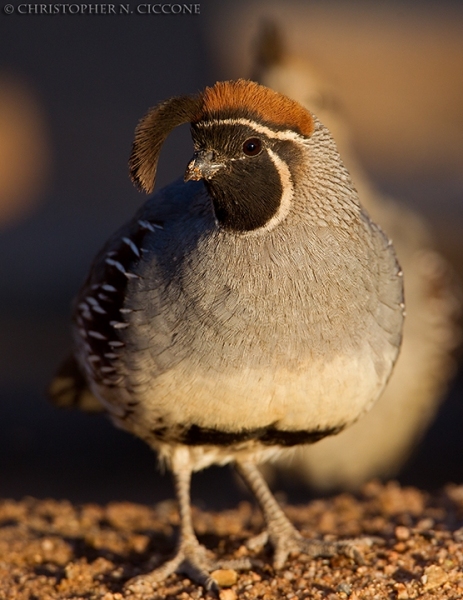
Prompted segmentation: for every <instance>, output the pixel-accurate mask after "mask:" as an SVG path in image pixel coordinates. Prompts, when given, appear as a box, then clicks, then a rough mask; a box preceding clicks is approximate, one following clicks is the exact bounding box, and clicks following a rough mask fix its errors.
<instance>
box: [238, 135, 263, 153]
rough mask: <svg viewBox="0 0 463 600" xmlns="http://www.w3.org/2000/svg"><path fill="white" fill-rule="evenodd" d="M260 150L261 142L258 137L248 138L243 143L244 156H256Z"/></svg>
mask: <svg viewBox="0 0 463 600" xmlns="http://www.w3.org/2000/svg"><path fill="white" fill-rule="evenodd" d="M261 151H262V142H261V141H260V139H259V138H249V139H248V140H246V141H245V142H244V144H243V152H244V153H245V154H246V156H257V155H258V154H260V152H261Z"/></svg>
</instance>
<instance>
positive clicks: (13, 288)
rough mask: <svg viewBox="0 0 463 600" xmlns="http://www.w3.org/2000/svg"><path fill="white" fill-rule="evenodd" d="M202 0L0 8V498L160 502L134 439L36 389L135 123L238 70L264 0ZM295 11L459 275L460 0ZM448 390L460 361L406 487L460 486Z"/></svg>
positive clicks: (115, 207) (211, 478) (123, 179)
mask: <svg viewBox="0 0 463 600" xmlns="http://www.w3.org/2000/svg"><path fill="white" fill-rule="evenodd" d="M18 4H19V3H14V4H13V5H14V6H15V7H17V5H18ZM137 4H139V3H136V2H132V3H131V8H132V9H133V10H134V9H135V8H136V6H137ZM199 4H200V14H198V15H189V14H179V15H175V16H173V15H172V16H169V15H140V14H136V13H135V14H131V15H78V14H76V15H62V14H61V15H33V14H32V15H19V14H17V12H14V13H13V14H11V15H7V14H5V12H4V11H3V7H2V8H0V257H1V258H0V494H1V496H2V497H13V498H20V497H23V496H24V495H31V496H37V497H41V498H43V497H48V496H52V497H55V498H69V499H70V500H73V501H77V502H83V501H100V502H105V501H109V500H116V499H125V500H133V501H141V502H154V501H158V500H162V499H164V498H167V497H170V496H171V495H172V490H171V487H170V482H169V478H168V476H162V475H161V474H159V472H158V470H157V468H156V460H155V457H154V455H153V453H152V452H151V451H150V450H149V448H148V447H145V445H144V443H143V442H141V441H139V440H137V439H134V438H132V437H131V436H130V435H128V434H126V433H125V432H121V431H118V430H116V429H115V428H114V427H113V426H112V425H111V424H110V423H109V422H108V421H107V419H106V418H105V417H103V416H88V415H84V414H80V413H78V412H66V411H59V410H56V409H54V408H53V407H52V406H50V405H49V404H48V403H47V400H46V398H45V395H44V390H45V388H46V386H47V384H48V381H49V379H50V378H51V377H52V375H53V372H54V369H55V368H56V366H57V365H58V364H59V362H60V361H61V360H62V359H63V357H64V356H65V355H66V353H67V352H68V350H69V347H70V332H69V312H70V303H71V299H72V297H73V295H74V294H75V292H76V290H77V289H78V287H79V285H80V283H81V281H82V280H83V278H84V276H85V274H86V271H87V269H88V266H89V263H90V261H91V259H92V257H93V255H94V254H95V253H96V251H97V250H98V249H99V247H100V246H101V245H102V243H103V242H104V241H105V239H106V238H107V237H108V235H109V234H110V233H111V232H112V231H113V230H114V229H116V228H117V227H118V226H119V225H120V224H121V223H122V222H123V221H124V220H126V219H128V218H129V217H130V216H131V215H132V214H133V212H134V211H135V210H136V208H137V207H138V206H139V205H140V203H141V202H143V200H144V198H143V196H142V195H141V194H139V193H138V192H137V191H136V190H135V189H134V188H133V186H132V184H131V182H130V181H129V178H128V172H127V158H128V154H129V152H130V147H131V142H132V135H133V130H134V127H135V125H136V123H137V121H138V119H139V118H140V117H141V116H142V115H143V114H144V113H145V112H146V110H147V109H148V107H150V106H152V105H154V104H156V103H157V102H159V101H160V100H163V99H165V98H168V97H170V96H172V95H176V94H184V93H192V92H195V91H198V90H200V89H202V88H203V87H204V86H205V85H211V84H213V83H214V82H215V81H216V80H217V79H226V78H230V77H236V76H247V75H248V70H247V69H249V61H247V57H248V54H249V53H250V47H251V44H252V30H253V27H255V24H256V23H257V21H258V19H259V18H260V17H261V16H262V14H263V13H264V14H265V11H266V10H269V11H271V7H272V6H273V5H272V4H271V3H268V4H267V5H266V6H267V7H268V9H267V8H263V7H262V4H260V3H258V2H257V1H253V0H248V1H247V2H237V1H236V0H235V1H228V0H221V2H220V3H218V2H215V3H214V2H213V1H212V0H202V1H201V2H200V3H199ZM280 4H282V2H281V3H280ZM116 6H118V5H116ZM304 6H305V7H307V6H310V10H311V11H312V13H311V14H312V19H311V20H310V22H309V23H308V24H307V27H301V26H300V23H299V27H298V28H297V25H295V23H296V22H297V20H298V9H297V5H296V4H294V5H293V4H289V3H285V13H286V15H287V18H288V27H289V28H290V31H291V27H292V26H293V25H292V24H294V39H295V40H296V41H297V40H299V42H300V43H301V45H304V44H305V45H307V44H308V45H309V46H310V45H312V47H311V49H312V51H313V53H314V54H315V56H316V57H317V59H318V61H319V64H321V65H322V67H323V68H325V69H326V70H328V71H330V74H331V75H332V77H333V80H334V81H336V82H337V85H338V87H339V91H340V94H341V96H342V97H343V100H344V103H345V106H346V108H347V111H348V113H349V116H350V118H351V121H352V123H353V126H354V129H355V131H356V139H357V140H358V151H359V153H360V155H361V156H362V158H363V160H364V163H365V165H366V167H367V168H368V169H369V171H370V173H371V174H372V176H373V178H374V179H375V181H376V182H377V184H378V185H379V186H380V187H381V188H382V189H384V190H385V191H387V192H391V193H394V195H395V196H397V197H399V198H401V199H403V201H405V202H408V203H409V204H410V205H411V206H413V207H414V208H416V209H418V210H420V211H422V212H423V214H425V215H426V216H427V217H428V218H430V220H431V221H432V222H433V224H434V227H435V231H436V239H437V242H438V244H439V247H440V249H441V250H442V252H443V253H444V254H445V255H446V256H447V257H448V258H449V259H450V260H451V261H452V263H453V265H454V268H455V269H456V270H457V271H459V272H460V273H461V272H462V271H463V260H462V250H463V241H462V224H463V204H462V200H463V169H462V167H463V158H462V156H463V142H462V139H463V136H462V133H463V36H461V31H462V30H463V6H462V5H461V3H459V2H442V1H441V2H437V1H428V2H415V3H414V2H392V1H390V2H387V1H384V2H381V3H379V2H368V3H366V2H365V3H362V2H348V3H346V2H341V1H338V2H335V1H331V2H325V1H321V0H320V1H314V2H305V3H304ZM291 19H292V20H291ZM296 29H297V31H296ZM431 58H432V60H431ZM372 132H375V133H374V134H373V133H372ZM191 151H192V150H191V145H190V141H189V135H188V127H182V128H180V129H179V130H178V131H175V132H174V133H173V134H172V135H171V137H170V138H169V140H168V141H167V143H166V145H165V148H164V150H163V154H162V157H161V162H160V167H159V172H158V173H159V175H158V181H157V188H158V189H159V187H161V186H162V185H165V184H166V183H168V182H169V181H171V180H172V179H174V178H175V177H178V176H179V175H180V174H181V173H182V172H183V169H184V167H185V165H186V163H187V161H188V159H189V157H190V154H191ZM462 391H463V372H462V370H461V368H460V372H459V374H457V377H456V379H455V380H454V382H453V384H452V386H451V389H450V390H449V393H448V395H447V398H446V400H445V402H444V404H443V405H442V408H441V410H440V413H439V415H438V417H437V420H436V421H435V423H434V424H433V426H432V427H431V429H430V430H429V431H428V433H427V435H426V437H425V439H424V440H423V442H422V444H421V445H420V447H419V448H417V450H416V452H415V454H414V456H413V457H412V458H411V459H410V461H409V462H408V463H407V465H406V467H405V468H404V469H403V471H402V472H401V473H400V475H399V480H400V481H402V482H403V483H406V484H414V485H419V486H421V487H425V488H428V489H432V488H435V487H439V486H441V485H443V484H444V483H445V482H447V481H454V482H457V483H461V482H462V480H463V461H462V455H463V436H462V434H461V431H462V423H463V418H462V417H463V403H462V398H461V397H462ZM240 494H241V492H240V491H239V490H236V488H235V487H234V486H233V483H232V481H231V479H230V476H229V473H228V469H211V470H209V471H208V472H205V473H202V474H198V475H197V476H196V478H195V483H194V486H193V498H194V500H197V499H199V498H201V499H203V501H205V502H206V504H207V505H208V506H213V507H217V508H218V507H221V506H232V505H233V504H234V502H235V501H236V500H237V499H238V498H239V497H240ZM308 494H309V492H307V491H305V490H302V488H301V487H299V486H298V485H297V482H295V483H294V487H293V488H291V490H290V491H289V495H290V497H291V498H295V499H298V500H302V499H303V497H308Z"/></svg>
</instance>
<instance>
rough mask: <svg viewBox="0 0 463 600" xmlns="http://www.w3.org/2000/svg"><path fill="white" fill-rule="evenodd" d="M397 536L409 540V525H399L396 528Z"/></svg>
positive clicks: (402, 539) (401, 539)
mask: <svg viewBox="0 0 463 600" xmlns="http://www.w3.org/2000/svg"><path fill="white" fill-rule="evenodd" d="M395 537H396V538H397V539H398V540H400V541H405V540H408V539H409V537H410V530H409V529H408V527H404V526H403V525H399V526H398V527H396V528H395Z"/></svg>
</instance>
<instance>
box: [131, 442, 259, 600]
mask: <svg viewBox="0 0 463 600" xmlns="http://www.w3.org/2000/svg"><path fill="white" fill-rule="evenodd" d="M171 468H172V472H173V476H174V482H175V490H176V494H177V500H178V503H179V513H180V536H179V541H178V544H177V550H176V553H175V556H174V557H173V558H172V559H171V560H169V561H167V562H166V563H164V564H163V565H162V566H160V567H159V568H157V569H155V570H154V571H151V573H147V574H145V575H139V576H137V577H134V578H133V579H130V580H129V581H128V582H127V583H126V588H127V589H129V590H131V591H133V592H137V591H140V592H141V591H144V590H146V588H147V587H150V586H151V585H152V584H153V583H157V582H160V581H163V580H164V579H166V578H167V577H168V576H169V575H171V574H172V573H182V574H184V575H186V576H187V577H189V578H190V579H192V580H193V581H195V582H196V583H199V584H200V585H202V586H203V587H204V588H205V589H206V590H211V591H216V592H217V591H218V589H219V586H218V584H217V582H216V581H215V580H214V579H213V578H212V577H211V576H210V573H211V572H212V571H214V570H216V569H224V568H228V569H236V570H249V569H250V568H251V567H252V563H251V561H250V560H248V559H240V560H231V561H214V560H210V559H209V558H208V557H207V555H206V548H205V547H204V546H202V545H201V544H200V543H199V542H198V539H197V537H196V534H195V532H194V529H193V522H192V518H191V505H190V482H191V473H192V469H191V465H190V457H189V451H188V448H185V447H178V448H176V449H175V450H174V452H173V458H172V465H171Z"/></svg>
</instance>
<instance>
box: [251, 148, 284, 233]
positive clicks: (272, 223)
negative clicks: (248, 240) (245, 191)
mask: <svg viewBox="0 0 463 600" xmlns="http://www.w3.org/2000/svg"><path fill="white" fill-rule="evenodd" d="M267 152H268V154H269V156H270V158H271V160H272V162H273V164H274V165H275V167H276V169H277V171H278V175H279V176H280V181H281V186H282V188H283V194H282V196H281V201H280V206H279V208H278V211H277V212H276V214H274V215H273V217H272V218H271V219H270V220H269V221H267V223H265V225H263V226H262V227H258V228H257V229H253V230H251V231H246V232H245V233H242V234H241V235H246V236H252V235H259V234H260V233H263V232H264V231H271V230H272V229H274V227H276V226H277V225H278V224H279V223H281V222H282V221H283V220H284V219H285V218H286V216H287V215H288V213H289V210H290V208H291V201H292V199H293V197H294V187H293V180H292V178H291V173H290V171H289V169H288V165H287V164H286V163H285V162H284V161H283V160H281V158H280V157H279V156H278V154H276V153H275V152H273V150H270V149H269V148H267Z"/></svg>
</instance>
